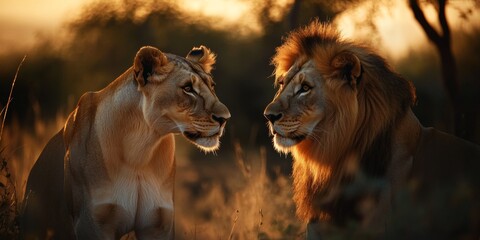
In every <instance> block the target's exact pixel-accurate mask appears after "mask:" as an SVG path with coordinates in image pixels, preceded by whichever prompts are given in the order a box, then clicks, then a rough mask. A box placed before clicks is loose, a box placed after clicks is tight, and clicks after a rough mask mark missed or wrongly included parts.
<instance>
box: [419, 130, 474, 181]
mask: <svg viewBox="0 0 480 240" xmlns="http://www.w3.org/2000/svg"><path fill="white" fill-rule="evenodd" d="M478 169H480V146H478V145H475V144H473V143H471V142H468V141H466V140H464V139H461V138H458V137H456V136H453V135H450V134H447V133H444V132H441V131H438V130H436V129H434V128H424V129H423V130H422V135H421V139H420V142H419V145H418V146H417V152H416V153H415V155H414V162H413V169H412V171H413V172H412V176H414V177H419V178H421V179H423V181H427V182H429V181H431V182H432V184H433V183H434V182H438V181H441V182H443V181H448V180H449V179H450V180H452V179H458V178H462V179H465V180H468V181H471V180H475V179H472V178H476V181H475V182H477V184H478V183H480V175H478V174H477V173H475V172H476V171H478Z"/></svg>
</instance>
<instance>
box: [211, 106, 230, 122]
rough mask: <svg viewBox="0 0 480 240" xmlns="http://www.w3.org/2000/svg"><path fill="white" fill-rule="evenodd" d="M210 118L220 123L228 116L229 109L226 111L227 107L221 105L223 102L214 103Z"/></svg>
mask: <svg viewBox="0 0 480 240" xmlns="http://www.w3.org/2000/svg"><path fill="white" fill-rule="evenodd" d="M211 118H212V120H213V121H215V122H218V123H220V125H222V124H223V123H225V122H226V121H227V120H228V119H229V118H230V111H228V108H227V107H226V106H225V105H223V103H220V102H218V103H217V104H215V108H214V113H212V116H211Z"/></svg>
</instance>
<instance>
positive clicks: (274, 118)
mask: <svg viewBox="0 0 480 240" xmlns="http://www.w3.org/2000/svg"><path fill="white" fill-rule="evenodd" d="M264 116H265V117H266V118H267V119H268V121H270V122H271V123H272V124H273V123H275V122H276V121H277V120H278V119H280V118H282V114H281V113H279V114H272V113H265V114H264Z"/></svg>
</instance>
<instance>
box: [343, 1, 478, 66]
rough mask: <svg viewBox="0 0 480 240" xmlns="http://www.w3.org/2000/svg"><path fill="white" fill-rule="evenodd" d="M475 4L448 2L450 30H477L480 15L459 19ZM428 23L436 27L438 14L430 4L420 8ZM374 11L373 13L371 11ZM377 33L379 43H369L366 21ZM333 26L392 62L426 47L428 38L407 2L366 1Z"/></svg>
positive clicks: (368, 26) (369, 33)
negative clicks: (412, 51) (367, 44)
mask: <svg viewBox="0 0 480 240" xmlns="http://www.w3.org/2000/svg"><path fill="white" fill-rule="evenodd" d="M474 4H475V2H474V1H449V2H448V5H447V19H448V21H449V25H450V28H451V29H452V30H455V29H462V30H467V31H470V30H472V29H473V27H474V26H476V27H478V26H480V13H478V12H475V11H474V12H471V15H470V16H469V18H468V19H464V18H462V14H461V13H462V12H466V11H467V9H472V8H474ZM422 8H423V10H424V12H425V15H426V17H427V19H428V21H429V22H430V23H433V25H434V26H436V27H438V19H437V11H436V10H435V8H434V7H433V5H431V4H422ZM375 9H376V11H374V10H375ZM369 18H371V20H372V23H373V25H374V27H375V28H376V30H377V31H378V33H379V35H378V37H379V38H378V39H375V38H373V39H372V36H374V35H372V33H371V31H372V28H371V25H369V23H368V20H369ZM334 22H335V24H336V25H337V26H338V27H339V29H340V30H341V31H342V33H343V35H344V36H345V37H347V38H352V39H356V40H361V41H367V42H368V43H370V44H372V45H374V46H378V48H379V50H381V51H384V52H385V53H386V54H387V55H388V56H389V57H391V58H393V59H400V58H402V57H405V56H406V55H407V54H408V53H409V52H410V51H411V50H413V49H418V48H423V47H425V46H426V45H427V44H428V42H427V37H426V35H425V33H424V32H423V30H422V29H421V28H420V26H419V24H418V23H417V22H416V20H415V19H414V17H413V14H412V12H411V10H410V8H409V7H408V5H407V1H389V2H377V1H365V2H364V3H363V4H360V5H359V7H358V8H354V9H349V10H347V11H345V12H343V13H342V14H340V15H339V16H338V17H337V18H336V19H335V21H334Z"/></svg>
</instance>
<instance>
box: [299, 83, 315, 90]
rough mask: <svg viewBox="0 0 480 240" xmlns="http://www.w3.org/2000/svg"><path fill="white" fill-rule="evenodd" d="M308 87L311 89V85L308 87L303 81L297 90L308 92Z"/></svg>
mask: <svg viewBox="0 0 480 240" xmlns="http://www.w3.org/2000/svg"><path fill="white" fill-rule="evenodd" d="M310 89H312V87H310V86H309V85H307V84H305V83H304V84H302V88H300V91H299V92H308V91H310Z"/></svg>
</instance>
